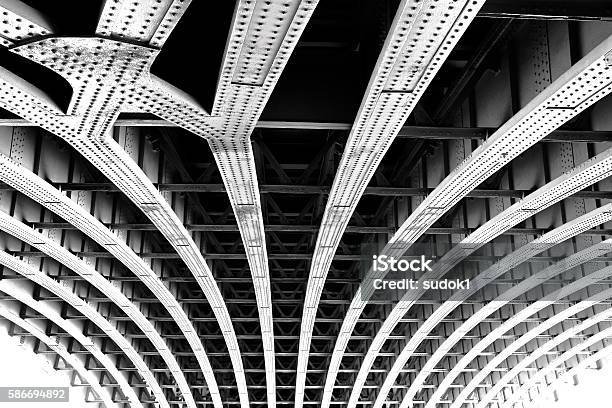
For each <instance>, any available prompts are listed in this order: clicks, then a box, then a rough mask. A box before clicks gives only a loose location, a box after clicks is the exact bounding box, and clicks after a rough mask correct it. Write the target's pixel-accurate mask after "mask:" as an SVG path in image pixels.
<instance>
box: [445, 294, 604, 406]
mask: <svg viewBox="0 0 612 408" xmlns="http://www.w3.org/2000/svg"><path fill="white" fill-rule="evenodd" d="M606 296H607V297H610V296H612V289H608V290H605V291H603V292H600V293H599V294H598V295H596V296H593V297H598V298H599V299H601V300H604V299H606ZM568 309H572V308H571V307H570V308H568ZM559 314H562V313H559ZM611 317H612V308H608V309H606V310H604V311H602V312H599V313H597V314H596V315H594V316H592V317H590V318H588V319H586V320H584V321H583V322H582V323H580V324H577V325H575V326H573V327H572V328H569V329H567V330H565V331H563V332H562V333H561V334H559V335H557V336H555V337H554V338H553V339H552V340H550V341H547V342H546V343H544V344H543V345H541V346H540V347H538V348H537V349H536V350H534V351H533V352H532V353H531V354H530V355H529V356H527V357H525V358H523V359H522V360H521V361H520V362H519V363H518V364H516V365H514V366H513V367H512V369H511V370H510V371H508V372H507V373H506V374H504V376H503V377H502V378H501V379H500V380H498V381H496V382H495V384H493V387H491V388H490V389H489V391H488V392H487V393H486V394H485V396H484V397H483V398H481V399H480V400H479V401H478V403H477V404H476V408H484V407H486V406H488V405H489V403H490V402H491V400H492V399H493V398H494V397H495V396H496V395H497V394H498V393H499V392H500V391H501V390H502V388H503V386H504V385H505V384H508V382H510V381H511V380H512V379H513V378H514V377H516V376H517V375H518V374H519V373H520V372H521V371H523V370H525V368H527V366H529V365H530V364H531V363H533V362H534V361H536V360H537V359H538V358H540V357H542V356H543V355H544V354H545V353H547V352H549V351H550V350H553V349H555V348H556V347H557V346H559V345H560V344H562V343H563V342H565V341H567V340H568V339H569V338H571V337H572V336H574V335H576V334H578V333H580V332H582V331H584V330H586V329H588V328H590V327H592V326H594V325H597V324H599V323H601V322H602V321H604V320H608V319H610V318H611ZM562 321H563V319H561V320H560V319H558V318H557V316H554V317H551V318H550V319H548V320H547V321H545V322H544V323H542V324H540V325H538V326H537V327H535V328H533V329H531V330H530V331H529V332H527V333H525V334H524V335H523V336H521V337H520V338H519V339H518V340H516V341H515V342H514V343H512V344H511V345H510V346H508V347H506V348H505V349H504V350H503V351H502V352H501V353H499V354H498V355H496V356H495V357H494V358H493V359H492V360H491V361H490V362H489V364H491V365H493V364H496V365H498V364H499V363H501V362H502V361H504V360H505V359H506V358H507V357H508V355H509V353H511V352H512V350H517V349H519V348H520V347H522V346H524V345H526V344H527V343H528V342H530V341H531V340H533V339H534V338H535V336H536V335H537V334H539V333H542V332H543V331H545V330H547V329H549V328H551V327H553V326H554V325H556V324H558V323H560V322H562ZM610 333H612V329H611V328H608V329H605V330H602V331H601V332H600V333H599V334H598V335H595V337H598V336H599V335H602V334H605V336H609V335H610ZM601 338H602V337H600V338H599V339H601ZM574 354H575V353H574ZM489 364H487V366H489ZM486 369H487V367H485V370H486ZM472 381H473V380H472ZM498 400H499V399H498ZM502 401H503V399H502ZM455 403H456V402H455ZM455 406H460V405H455Z"/></svg>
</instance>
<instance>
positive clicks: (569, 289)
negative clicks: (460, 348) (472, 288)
mask: <svg viewBox="0 0 612 408" xmlns="http://www.w3.org/2000/svg"><path fill="white" fill-rule="evenodd" d="M610 276H612V266H608V267H605V268H603V269H600V270H597V271H595V272H593V273H590V274H588V275H586V276H585V277H583V278H581V279H578V280H576V281H574V282H572V283H570V284H569V285H566V286H564V287H562V288H561V289H559V290H556V291H555V292H552V293H551V294H549V295H546V296H544V297H543V298H542V299H540V300H538V301H537V302H534V303H532V304H530V305H529V306H527V307H525V308H524V309H522V310H520V311H519V312H518V313H516V314H515V315H514V316H512V317H511V318H510V319H508V320H506V321H505V322H504V323H503V324H501V325H500V326H499V327H497V328H495V329H494V330H492V331H491V332H490V333H489V334H488V335H487V336H485V337H484V338H483V339H481V340H480V341H479V342H478V343H477V344H476V345H474V346H473V347H472V348H471V349H470V350H469V352H468V353H466V354H465V355H464V356H463V357H462V358H461V360H459V361H458V362H457V364H455V366H454V367H453V368H452V370H451V371H450V372H449V373H448V375H447V376H446V377H445V378H444V380H443V381H442V382H441V383H440V385H439V386H438V389H437V390H436V392H435V398H434V396H432V397H431V398H430V400H429V402H428V404H427V405H426V407H427V408H429V407H431V406H434V405H435V404H436V402H435V401H437V400H438V399H439V398H440V396H442V395H444V392H445V391H446V390H447V389H448V386H449V385H450V384H452V381H454V379H455V378H457V376H458V375H459V373H460V372H461V370H462V369H463V368H464V367H466V366H467V365H468V364H469V363H470V362H471V361H472V360H473V359H475V358H476V357H477V356H478V354H479V353H480V352H482V351H483V350H485V349H486V348H487V347H488V346H489V345H491V344H492V343H493V342H495V341H496V340H497V339H499V336H500V335H503V334H504V333H506V332H507V331H508V330H510V329H512V328H513V327H514V326H516V325H517V324H519V323H521V322H523V321H524V320H525V319H526V318H527V317H529V316H531V315H533V314H534V313H537V312H539V311H540V310H542V309H544V308H546V307H548V306H550V305H552V304H554V303H555V302H556V301H557V300H559V299H562V298H564V297H566V296H569V295H571V294H572V293H575V292H577V291H579V290H582V289H584V288H587V287H588V286H590V285H592V284H595V283H597V282H598V281H600V280H603V279H606V278H608V277H610ZM513 289H514V288H513ZM513 289H511V290H513ZM609 291H611V289H608V290H605V291H603V292H600V293H598V294H597V295H594V296H591V297H590V298H588V299H587V300H588V302H590V303H589V304H588V305H587V306H585V308H586V307H590V306H593V302H591V301H593V300H594V299H598V298H597V296H600V295H601V294H602V293H605V296H606V297H609V296H610V295H608V294H607V293H608V292H609ZM601 296H604V295H601ZM604 299H605V298H604ZM587 300H585V301H582V302H580V303H577V304H576V305H573V306H570V307H569V308H567V309H565V310H564V311H562V312H560V313H558V314H556V315H555V316H554V317H551V318H550V319H548V320H547V321H546V324H545V323H540V324H539V325H538V326H536V328H534V329H533V330H541V331H539V332H538V334H539V333H542V332H544V331H546V330H548V329H549V328H550V327H552V326H554V325H555V324H557V323H560V322H562V321H563V320H564V319H567V317H568V316H571V314H570V315H567V313H571V311H572V310H574V309H573V308H575V307H577V305H582V304H585V302H587ZM491 307H495V306H493V305H491V306H490V303H488V304H487V305H486V306H485V308H491ZM580 310H584V309H580ZM610 310H612V309H610ZM533 330H532V331H530V332H529V333H531V334H533V333H536V332H535V331H533ZM464 334H465V333H464V332H461V333H459V332H457V331H455V332H453V333H452V334H451V336H453V337H460V336H463V335H464ZM517 341H518V340H517ZM517 344H518V343H517ZM505 350H510V349H505ZM505 353H506V352H505V351H503V352H501V353H498V354H497V355H496V357H495V358H494V359H493V360H492V361H490V362H489V364H487V366H486V367H485V368H483V369H481V370H479V371H478V372H477V373H475V375H474V377H473V378H472V380H471V381H470V383H469V384H467V385H466V386H465V387H464V389H463V390H462V391H461V393H460V394H459V396H458V397H457V398H456V399H455V400H454V402H453V404H451V407H452V408H457V407H460V406H461V404H462V403H463V402H464V401H465V399H466V398H467V397H468V396H469V394H470V393H471V392H472V391H473V390H474V388H475V386H476V385H477V384H479V383H480V382H482V380H483V379H484V378H486V376H487V375H488V374H489V373H490V372H491V369H493V368H495V367H497V364H495V361H497V359H498V358H501V356H503V355H504V354H505ZM506 358H507V356H506V357H504V360H505V359H506ZM502 361H503V360H502ZM402 408H403V407H402Z"/></svg>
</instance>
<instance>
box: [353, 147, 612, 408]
mask: <svg viewBox="0 0 612 408" xmlns="http://www.w3.org/2000/svg"><path fill="white" fill-rule="evenodd" d="M610 168H612V159H611V163H610ZM553 183H554V182H553ZM554 184H555V185H557V186H558V184H557V183H554ZM526 200H527V199H526ZM518 207H519V208H520V206H518ZM512 208H513V207H510V208H509V209H508V210H507V211H509V212H510V213H511V212H512V211H511V210H512ZM504 213H505V212H502V213H501V214H500V215H502V214H504ZM610 220H612V204H607V205H605V206H603V207H600V208H598V209H596V210H594V211H591V212H589V213H587V214H585V215H583V216H581V217H578V218H576V219H574V220H572V221H569V222H567V223H565V224H563V225H561V226H560V227H557V228H555V229H554V230H552V231H550V232H548V233H546V234H544V235H542V236H541V237H540V238H537V239H535V240H533V241H531V242H530V243H528V244H526V245H524V246H522V247H521V248H519V249H517V250H516V251H514V252H512V253H511V254H509V255H507V256H505V257H504V258H503V259H501V260H500V261H498V262H497V263H495V264H494V265H492V266H491V267H489V268H487V269H486V270H485V271H483V272H481V273H480V274H479V275H478V276H476V277H474V278H473V279H471V281H470V288H469V289H467V290H462V291H457V292H456V293H454V294H453V295H452V296H451V297H450V298H449V299H448V300H447V301H445V302H444V303H443V304H442V305H441V306H440V307H438V308H437V309H436V310H435V311H434V312H433V314H432V315H431V316H429V317H428V318H427V320H426V321H425V322H424V323H423V324H422V325H421V326H420V327H419V328H418V330H417V331H416V333H414V334H413V335H412V336H411V338H410V340H409V341H408V342H407V343H406V345H405V346H404V347H403V348H402V351H401V352H400V354H399V356H398V357H397V358H396V360H395V362H394V363H393V366H392V368H391V370H390V371H389V374H388V375H387V377H386V378H385V381H384V383H383V386H382V387H381V389H380V392H379V394H378V396H377V398H376V403H375V404H374V408H380V407H382V405H383V404H384V401H385V398H386V396H387V394H388V393H389V391H390V390H391V387H392V386H393V384H394V383H395V380H396V379H397V377H398V375H399V374H400V370H401V369H402V368H403V367H404V366H405V365H406V364H407V363H408V360H409V359H410V357H411V356H412V355H413V353H414V351H415V350H416V349H417V347H418V346H419V345H420V344H421V342H423V341H424V340H425V338H426V337H427V335H428V334H429V333H431V331H432V330H433V329H434V328H435V327H436V326H437V325H438V324H439V323H440V322H441V321H442V319H444V318H445V317H446V316H448V315H449V314H450V313H451V312H452V311H453V310H455V309H456V308H457V307H459V306H460V305H461V304H462V303H463V302H464V301H466V300H467V299H468V298H469V297H470V296H472V295H473V294H474V293H476V292H478V291H479V290H480V289H481V288H483V287H484V286H486V285H487V284H488V283H490V282H492V281H494V280H495V279H497V278H498V277H500V276H502V275H503V274H505V273H506V272H508V271H510V270H511V269H512V268H514V267H516V266H518V265H520V264H521V263H524V262H526V261H528V260H529V259H530V258H531V257H533V256H535V255H537V254H539V253H541V252H544V251H546V250H547V249H549V248H552V247H554V246H555V245H557V244H560V243H561V242H563V241H566V240H568V239H570V238H572V237H574V236H576V235H577V234H579V233H581V232H583V231H585V230H588V229H590V228H593V227H596V226H597V225H601V224H603V223H605V222H608V221H610ZM485 225H486V224H485ZM477 231H478V230H477ZM610 250H612V246H610ZM440 262H441V263H442V261H440ZM434 270H435V266H434ZM387 321H388V319H387V320H385V322H384V324H383V327H385V326H387V328H386V329H385V330H384V331H383V329H382V328H381V332H384V333H388V334H390V333H391V332H392V330H393V327H395V325H397V324H398V323H399V320H397V321H396V322H393V323H394V324H393V323H391V324H387ZM391 325H393V327H391ZM389 327H390V328H389ZM388 334H385V335H377V338H376V339H375V340H374V341H373V342H372V345H373V346H374V344H376V345H379V346H378V347H376V348H373V347H372V348H370V349H369V350H368V353H367V355H366V357H365V359H364V360H366V363H364V365H362V367H364V366H365V367H367V370H369V368H370V367H371V366H372V364H373V358H374V359H375V358H376V356H377V355H378V351H379V350H380V347H381V346H382V345H383V344H384V342H385V341H386V340H387V337H388ZM381 338H382V340H381ZM368 358H369V359H368ZM370 361H372V362H370ZM367 370H366V372H365V373H363V372H362V370H360V374H361V377H360V376H358V378H357V380H356V381H355V384H356V385H355V388H354V389H353V392H352V395H351V396H352V397H353V398H355V399H356V398H358V397H359V395H360V394H361V387H362V386H363V384H365V379H366V377H367ZM419 384H422V382H420V383H419ZM357 386H359V388H357ZM416 387H417V385H416V382H413V383H412V384H411V385H410V388H409V391H408V393H407V394H406V396H405V397H404V398H412V397H413V396H414V394H416V391H417V388H416Z"/></svg>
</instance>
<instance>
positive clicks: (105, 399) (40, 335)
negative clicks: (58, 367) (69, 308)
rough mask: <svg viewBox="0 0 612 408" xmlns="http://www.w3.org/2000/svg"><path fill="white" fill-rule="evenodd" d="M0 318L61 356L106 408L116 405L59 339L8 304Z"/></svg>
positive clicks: (3, 304) (0, 308)
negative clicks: (47, 333)
mask: <svg viewBox="0 0 612 408" xmlns="http://www.w3.org/2000/svg"><path fill="white" fill-rule="evenodd" d="M0 316H2V317H3V318H5V319H6V320H9V321H11V322H12V323H14V324H15V325H17V326H19V327H21V328H22V329H23V330H25V331H27V332H28V333H30V334H31V335H32V336H34V337H36V338H37V339H38V340H40V341H41V342H42V343H44V344H45V345H46V346H47V347H49V349H51V350H53V351H54V352H55V353H56V354H57V355H58V356H60V357H61V358H62V359H63V360H64V361H65V362H66V363H67V364H69V365H70V366H71V367H72V369H73V370H74V371H76V372H77V373H78V375H79V376H80V377H81V378H82V379H83V380H85V381H87V383H88V384H89V386H90V387H91V388H92V390H93V391H94V393H95V394H96V396H97V397H98V398H99V399H100V400H101V401H102V404H103V405H104V406H105V407H106V408H112V407H115V406H116V405H115V404H114V403H113V399H112V398H111V396H110V393H109V392H108V390H106V389H104V388H102V386H101V385H100V383H98V379H97V378H96V376H95V375H94V373H93V372H91V371H89V370H87V369H86V368H85V366H84V365H83V363H81V361H80V360H79V359H78V358H77V356H76V355H74V354H71V353H70V352H68V350H67V349H66V347H64V346H63V345H62V344H60V343H59V339H57V338H52V337H49V336H47V335H46V334H45V332H44V331H43V330H41V329H40V328H39V327H37V326H35V325H34V324H33V323H31V322H28V321H26V320H24V319H22V318H21V317H20V316H19V311H18V310H17V311H15V310H12V309H11V308H10V307H9V305H8V304H7V303H6V302H1V303H0Z"/></svg>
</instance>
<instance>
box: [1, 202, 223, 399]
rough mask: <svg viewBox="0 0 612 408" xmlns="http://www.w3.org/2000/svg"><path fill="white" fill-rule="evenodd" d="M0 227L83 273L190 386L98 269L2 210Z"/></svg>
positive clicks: (213, 390)
mask: <svg viewBox="0 0 612 408" xmlns="http://www.w3.org/2000/svg"><path fill="white" fill-rule="evenodd" d="M0 230H2V231H4V232H6V233H8V234H10V235H12V236H14V237H16V238H18V239H19V240H21V241H23V242H25V243H27V244H28V245H30V246H32V247H34V248H36V249H38V250H39V251H41V252H43V253H45V254H46V255H48V256H50V257H51V258H53V259H55V260H56V261H58V262H59V263H61V264H62V265H64V266H65V267H67V268H68V269H70V270H72V271H73V272H75V273H76V274H78V275H79V276H81V277H82V278H83V279H84V280H85V281H86V282H88V283H89V284H91V285H92V286H94V287H95V288H97V289H98V290H99V291H100V292H101V293H103V294H104V295H105V296H106V297H108V298H109V299H110V300H111V301H112V302H113V303H115V304H116V305H117V307H118V308H119V309H121V310H122V311H123V312H124V313H125V314H126V315H127V316H128V317H129V318H130V319H131V320H132V321H133V322H134V323H135V324H136V325H137V326H138V327H139V328H140V330H141V331H142V332H143V333H144V335H145V336H146V337H147V338H148V339H149V340H150V342H151V344H152V345H153V347H154V348H155V349H156V350H157V352H158V353H159V355H160V356H161V357H162V359H163V360H164V362H165V363H166V365H167V366H168V368H169V370H170V372H171V373H173V376H175V377H178V381H177V384H179V383H182V385H181V386H179V388H185V387H187V381H186V379H185V376H184V374H183V372H182V371H181V367H180V366H179V364H178V362H177V361H176V358H175V357H174V354H173V353H172V350H171V349H170V347H169V346H168V345H167V343H166V341H165V340H164V339H163V338H162V337H161V335H160V334H159V332H158V331H157V329H156V328H155V326H154V325H153V324H152V323H151V322H149V320H148V319H147V318H146V317H145V316H144V315H143V314H142V312H141V311H140V309H139V308H138V306H137V305H135V304H134V303H133V302H132V301H130V300H129V299H128V298H127V297H126V296H125V295H124V294H123V293H122V291H121V290H120V289H119V288H117V287H116V286H115V285H113V284H112V283H111V282H109V281H108V280H107V279H106V278H105V277H104V276H102V275H101V274H100V273H99V272H98V271H97V270H95V269H94V268H92V267H90V266H89V265H87V263H85V262H84V261H82V260H81V259H79V258H77V257H76V256H75V255H73V254H71V253H70V252H68V251H67V250H66V249H65V248H64V247H62V246H60V245H58V244H57V243H55V242H54V241H53V240H51V239H50V238H47V237H46V236H45V235H43V234H41V233H39V232H36V231H34V230H33V229H32V228H30V227H28V226H27V225H25V224H24V223H22V222H20V221H18V220H16V219H15V218H13V217H11V216H10V215H8V214H5V213H4V212H1V211H0ZM208 366H209V370H208V372H205V373H204V378H205V380H206V384H207V386H208V388H209V392H210V395H211V399H212V400H213V404H218V405H215V406H219V407H220V406H221V405H222V403H221V399H220V395H219V387H218V385H217V383H216V380H215V377H214V375H213V372H212V367H210V363H208ZM150 378H153V377H150ZM153 379H154V378H153ZM151 388H152V389H154V392H155V395H156V398H160V397H161V398H162V399H161V401H160V404H161V406H162V407H168V402H167V401H166V400H165V396H164V394H163V393H162V391H161V388H159V385H156V386H152V387H151Z"/></svg>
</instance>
